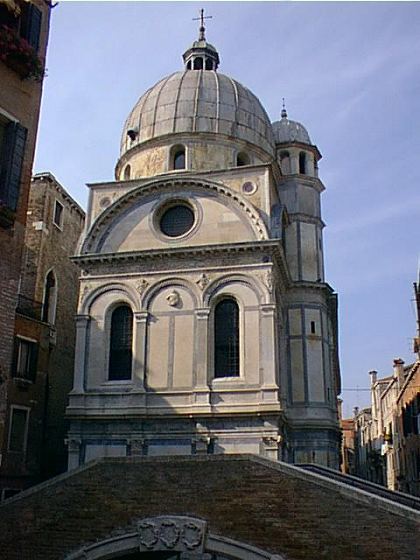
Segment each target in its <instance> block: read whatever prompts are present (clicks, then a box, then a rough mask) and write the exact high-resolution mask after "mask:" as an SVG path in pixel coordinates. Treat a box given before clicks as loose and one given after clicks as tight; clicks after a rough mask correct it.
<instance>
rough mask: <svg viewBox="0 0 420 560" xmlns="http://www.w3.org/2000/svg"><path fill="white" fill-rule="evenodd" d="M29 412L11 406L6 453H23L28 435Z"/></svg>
mask: <svg viewBox="0 0 420 560" xmlns="http://www.w3.org/2000/svg"><path fill="white" fill-rule="evenodd" d="M28 418H29V410H28V409H26V408H17V407H14V406H12V409H11V415H10V428H9V445H8V451H14V452H15V453H24V452H25V450H26V441H27V435H28Z"/></svg>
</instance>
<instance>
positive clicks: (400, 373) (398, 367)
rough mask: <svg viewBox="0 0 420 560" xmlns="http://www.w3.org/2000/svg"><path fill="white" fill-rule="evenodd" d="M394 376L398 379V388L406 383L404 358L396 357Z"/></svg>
mask: <svg viewBox="0 0 420 560" xmlns="http://www.w3.org/2000/svg"><path fill="white" fill-rule="evenodd" d="M393 368H394V378H395V379H397V380H398V389H401V387H402V386H403V384H404V360H402V359H401V358H396V359H394V365H393Z"/></svg>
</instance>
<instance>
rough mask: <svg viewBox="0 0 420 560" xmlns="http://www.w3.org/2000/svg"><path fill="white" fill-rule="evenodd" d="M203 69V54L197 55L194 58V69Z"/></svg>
mask: <svg viewBox="0 0 420 560" xmlns="http://www.w3.org/2000/svg"><path fill="white" fill-rule="evenodd" d="M202 69H203V59H202V58H201V56H197V58H195V59H194V70H202Z"/></svg>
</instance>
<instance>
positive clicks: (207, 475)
mask: <svg viewBox="0 0 420 560" xmlns="http://www.w3.org/2000/svg"><path fill="white" fill-rule="evenodd" d="M410 512H411V513H410ZM170 514H172V515H187V516H191V517H198V518H201V519H205V520H207V522H208V530H209V532H211V533H214V534H217V535H221V536H224V537H228V538H231V539H234V540H237V541H240V542H243V543H246V544H249V545H253V546H256V547H258V548H261V549H264V550H266V551H268V552H271V553H273V554H283V555H284V556H285V557H286V558H288V559H290V560H292V559H294V560H321V559H322V560H326V559H328V560H333V559H336V560H356V559H357V560H360V559H365V560H417V559H418V557H419V555H418V553H419V550H420V532H419V529H420V514H419V513H416V512H412V511H411V510H408V509H404V508H402V507H399V506H395V505H392V504H390V503H389V502H387V501H386V500H380V499H379V498H374V497H373V498H372V497H367V496H366V495H365V494H364V493H363V492H357V491H354V490H346V489H345V487H343V486H340V485H339V484H337V483H335V482H331V481H328V482H326V481H323V479H320V478H319V477H317V476H316V475H313V474H311V473H305V472H303V473H301V474H300V471H299V472H298V473H297V472H296V470H295V469H294V468H293V467H291V466H290V465H284V464H280V463H274V462H270V461H267V460H264V459H261V458H257V457H252V458H251V456H248V457H247V456H239V455H238V456H232V455H231V456H228V455H224V456H223V455H222V456H206V457H171V458H147V457H144V458H136V459H130V458H128V459H105V460H102V461H99V462H96V463H93V464H91V465H90V466H87V467H84V468H82V469H79V470H77V471H74V474H71V473H70V474H69V475H68V476H64V477H62V478H61V479H57V480H55V481H50V482H48V483H45V484H44V485H43V486H42V487H40V488H35V489H32V490H29V491H28V492H27V493H26V495H23V496H20V497H16V498H14V499H13V500H12V502H11V503H8V504H6V505H3V506H2V507H0V523H1V526H2V531H1V532H0V550H2V551H3V552H6V556H5V558H7V559H8V560H13V559H16V560H17V559H19V560H27V559H28V560H29V559H31V560H38V559H40V560H41V558H42V560H49V559H50V560H52V559H59V558H60V559H63V558H64V557H65V556H66V554H68V553H70V552H71V551H74V550H77V549H78V548H79V547H81V546H82V545H85V544H89V543H94V542H96V541H100V540H103V539H105V538H109V537H110V536H113V535H116V534H123V533H125V532H129V531H133V530H135V521H136V520H137V519H140V518H143V517H153V516H158V515H170Z"/></svg>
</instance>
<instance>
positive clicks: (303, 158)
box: [299, 152, 306, 175]
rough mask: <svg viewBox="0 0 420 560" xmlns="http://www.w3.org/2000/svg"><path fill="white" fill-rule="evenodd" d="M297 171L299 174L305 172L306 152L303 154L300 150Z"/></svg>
mask: <svg viewBox="0 0 420 560" xmlns="http://www.w3.org/2000/svg"><path fill="white" fill-rule="evenodd" d="M299 173H300V174H301V175H305V174H306V154H304V152H300V154H299Z"/></svg>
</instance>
